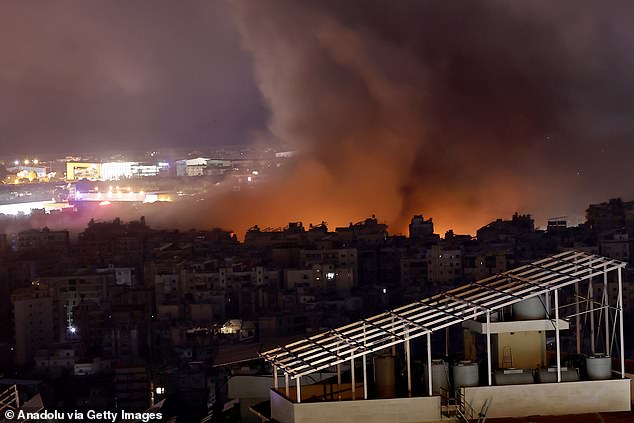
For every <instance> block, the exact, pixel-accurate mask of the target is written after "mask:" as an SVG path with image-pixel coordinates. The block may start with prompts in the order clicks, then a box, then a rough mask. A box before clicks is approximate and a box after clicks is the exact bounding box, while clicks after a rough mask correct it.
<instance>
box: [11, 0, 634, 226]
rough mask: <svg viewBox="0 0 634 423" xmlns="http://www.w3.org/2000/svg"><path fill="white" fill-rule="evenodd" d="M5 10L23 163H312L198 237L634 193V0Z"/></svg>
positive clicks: (556, 208)
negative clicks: (111, 158) (117, 157)
mask: <svg viewBox="0 0 634 423" xmlns="http://www.w3.org/2000/svg"><path fill="white" fill-rule="evenodd" d="M0 7H1V8H2V13H0V16H1V17H0V19H1V20H2V21H1V22H0V23H1V24H0V35H1V37H0V39H1V40H2V41H0V43H2V45H1V47H2V50H3V52H5V53H4V54H3V56H2V58H0V69H2V79H3V81H4V83H3V84H1V85H0V110H2V114H1V117H0V119H1V121H0V127H1V128H2V133H1V134H0V138H1V140H2V143H1V146H0V150H1V152H2V153H3V154H4V155H6V156H20V155H33V154H43V153H63V154H81V153H85V152H102V153H112V152H120V153H126V151H128V150H136V151H142V150H160V149H161V148H174V147H179V146H186V147H192V148H213V147H214V146H216V145H227V144H228V145H231V144H246V145H249V144H260V145H268V146H271V145H277V144H279V143H282V144H284V145H285V146H287V148H288V149H292V150H295V151H298V152H299V153H300V154H299V155H298V156H297V157H296V159H295V161H296V162H295V163H294V165H293V166H289V167H288V168H286V169H285V170H284V171H283V172H279V174H278V175H276V177H275V178H273V179H272V180H271V181H269V182H268V183H267V184H266V185H265V186H262V187H261V189H259V190H257V192H250V193H249V194H248V195H245V194H244V193H241V194H239V195H230V196H228V197H221V198H214V202H213V204H214V205H213V206H211V207H209V208H208V209H207V210H204V211H202V212H201V213H198V212H193V213H192V212H191V211H190V212H189V214H188V218H189V219H190V220H191V221H192V223H193V224H194V225H195V226H205V227H211V226H223V227H227V228H230V229H234V230H236V231H238V232H242V231H243V230H244V229H246V228H248V227H250V226H251V225H253V224H256V223H257V224H260V225H263V226H272V227H276V226H281V225H283V224H284V222H287V221H290V220H304V221H310V222H315V223H318V222H320V221H321V220H324V219H325V220H327V221H328V222H331V223H332V224H336V225H344V224H347V223H348V222H349V221H356V220H359V219H362V218H363V217H365V216H367V215H368V214H369V213H375V214H376V215H377V216H379V218H380V219H382V220H384V221H386V222H387V223H388V224H389V225H390V227H391V228H393V230H394V231H396V232H404V231H405V228H406V224H407V221H408V219H409V217H410V216H411V215H412V214H414V213H417V212H424V213H425V214H426V215H430V216H434V218H435V219H436V221H437V225H438V226H439V227H440V228H443V229H449V228H453V229H455V230H456V231H458V232H465V233H474V231H475V229H477V228H478V227H479V226H481V225H483V224H485V223H486V222H487V221H488V220H491V219H492V218H495V217H498V216H504V215H510V214H512V213H513V212H515V211H520V212H530V213H532V214H534V215H535V217H536V219H537V222H538V224H539V225H541V226H545V222H546V219H548V218H550V217H555V216H562V215H565V216H570V218H571V220H573V221H575V222H581V221H582V216H583V212H582V211H583V208H584V207H585V205H587V204H588V203H591V202H598V201H602V200H604V199H605V198H609V197H615V196H624V197H630V196H632V195H633V194H634V192H633V188H632V185H631V184H629V183H628V181H629V180H631V177H632V168H631V166H628V165H627V162H628V161H629V160H630V159H631V157H632V153H633V148H634V147H633V144H632V142H631V141H630V137H631V136H632V123H631V119H629V117H630V115H631V113H632V111H633V105H632V102H631V100H629V99H630V97H631V96H630V95H629V94H628V93H631V91H632V88H633V87H632V80H631V78H630V76H629V72H628V71H627V70H628V69H631V57H633V55H632V54H631V53H632V49H633V47H632V43H631V42H630V40H631V29H630V25H629V19H627V17H628V16H629V15H630V12H632V10H631V9H632V7H633V6H632V5H630V4H629V3H627V2H611V3H609V4H607V5H604V4H601V5H599V4H597V3H594V2H583V3H581V4H579V5H578V7H575V8H573V9H571V8H570V7H569V5H567V4H566V3H565V2H545V1H539V2H531V3H530V4H523V3H522V4H507V3H505V2H495V1H490V2H478V3H466V2H456V3H453V4H450V5H446V4H442V5H440V4H434V3H433V2H417V1H416V2H407V1H404V2H398V4H395V5H390V6H389V7H386V6H385V3H384V2H380V1H371V2H366V1H364V2H355V1H349V2H344V3H343V4H342V3H341V2H329V1H325V2H310V1H299V2H295V1H289V2H285V1H271V2H249V1H245V2H240V1H238V2H224V1H216V2H184V3H183V5H182V6H181V7H178V8H174V7H171V5H170V3H169V2H162V1H159V2H153V3H152V5H151V6H150V5H148V4H146V3H144V2H135V3H129V2H107V3H104V2H96V1H88V2H81V4H77V3H76V2H62V3H60V4H54V5H53V4H49V5H35V4H33V3H29V2H21V3H20V4H4V5H2V6H0ZM458 12H459V13H458ZM465 16H469V19H466V18H465ZM77 34H81V36H77ZM254 206H255V207H257V210H258V215H257V216H254V215H253V214H252V213H251V210H252V207H254ZM190 210H191V209H190ZM180 213H181V212H180V211H179V215H180Z"/></svg>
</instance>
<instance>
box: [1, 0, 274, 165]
mask: <svg viewBox="0 0 634 423" xmlns="http://www.w3.org/2000/svg"><path fill="white" fill-rule="evenodd" d="M230 12H231V11H230V10H229V7H228V3H227V2H224V1H178V2H175V1H162V0H159V1H138V2H137V1H127V0H115V1H101V0H96V1H92V0H89V1H59V2H58V1H56V2H38V1H24V2H23V1H18V2H13V1H2V2H0V51H1V52H2V54H0V140H1V146H0V154H14V153H29V154H34V153H35V154H37V153H38V152H41V151H43V150H44V151H47V152H52V153H59V152H64V153H73V152H78V151H79V152H86V151H88V152H93V151H94V152H99V151H104V150H107V151H108V152H110V151H118V150H120V149H128V148H135V147H137V148H138V149H139V150H142V149H156V148H160V147H173V146H206V145H214V144H216V145H223V144H236V143H247V142H249V141H250V140H251V139H252V138H253V133H254V132H256V133H257V131H260V130H261V129H263V128H265V125H266V112H265V109H264V106H263V103H262V100H261V96H260V94H259V92H258V89H257V87H256V85H255V83H254V81H253V78H252V75H253V70H252V67H253V63H252V60H251V57H250V55H249V54H247V53H246V52H244V51H243V50H242V49H241V48H240V36H239V34H238V33H237V31H236V28H235V24H234V20H233V19H232V16H231V13H230Z"/></svg>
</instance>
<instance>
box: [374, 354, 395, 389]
mask: <svg viewBox="0 0 634 423" xmlns="http://www.w3.org/2000/svg"><path fill="white" fill-rule="evenodd" d="M374 388H375V389H376V396H377V397H378V398H394V397H395V396H396V361H395V357H394V356H393V355H380V356H378V357H376V358H375V359H374Z"/></svg>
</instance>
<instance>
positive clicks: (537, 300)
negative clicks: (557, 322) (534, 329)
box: [513, 295, 546, 320]
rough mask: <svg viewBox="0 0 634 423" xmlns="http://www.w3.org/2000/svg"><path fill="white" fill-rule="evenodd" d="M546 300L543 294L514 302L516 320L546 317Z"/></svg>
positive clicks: (514, 317)
mask: <svg viewBox="0 0 634 423" xmlns="http://www.w3.org/2000/svg"><path fill="white" fill-rule="evenodd" d="M545 304H546V302H545V301H544V298H543V296H542V295H538V296H536V297H532V298H529V299H527V300H524V301H520V302H519V303H515V304H513V319H514V320H538V319H544V318H545V317H546V307H545Z"/></svg>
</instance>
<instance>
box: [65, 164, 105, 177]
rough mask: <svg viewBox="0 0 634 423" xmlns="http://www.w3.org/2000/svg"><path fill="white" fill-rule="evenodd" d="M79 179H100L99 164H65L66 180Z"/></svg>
mask: <svg viewBox="0 0 634 423" xmlns="http://www.w3.org/2000/svg"><path fill="white" fill-rule="evenodd" d="M79 179H89V180H93V181H96V180H99V179H101V163H83V162H68V163H66V180H68V181H76V180H79Z"/></svg>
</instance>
